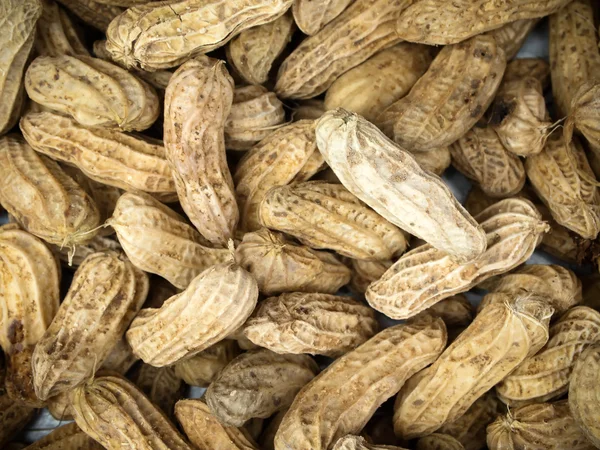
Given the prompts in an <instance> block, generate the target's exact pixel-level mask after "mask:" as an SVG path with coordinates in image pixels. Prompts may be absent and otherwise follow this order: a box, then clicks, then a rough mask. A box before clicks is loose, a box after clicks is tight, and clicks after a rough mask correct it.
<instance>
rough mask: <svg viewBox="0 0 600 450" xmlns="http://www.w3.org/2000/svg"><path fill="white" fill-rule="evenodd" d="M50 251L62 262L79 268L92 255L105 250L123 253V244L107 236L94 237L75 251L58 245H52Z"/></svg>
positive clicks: (79, 245)
mask: <svg viewBox="0 0 600 450" xmlns="http://www.w3.org/2000/svg"><path fill="white" fill-rule="evenodd" d="M49 247H50V249H52V251H53V252H54V254H55V255H56V256H58V259H60V261H61V262H63V263H66V264H68V265H69V267H71V268H72V267H75V268H77V267H79V266H80V265H81V263H82V262H83V261H84V260H85V258H87V257H88V256H90V255H91V254H92V253H97V252H103V251H105V250H114V251H117V252H121V251H123V249H122V248H121V244H119V242H118V241H117V240H115V239H111V238H109V237H106V236H99V235H98V236H94V237H93V238H92V239H90V240H89V241H87V242H84V243H83V244H77V246H76V247H75V250H73V249H71V248H69V247H62V248H61V246H60V245H56V244H50V245H49Z"/></svg>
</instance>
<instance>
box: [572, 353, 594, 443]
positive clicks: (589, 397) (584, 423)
mask: <svg viewBox="0 0 600 450" xmlns="http://www.w3.org/2000/svg"><path fill="white" fill-rule="evenodd" d="M599 375H600V344H598V343H596V344H593V345H590V346H589V347H588V348H587V349H585V350H584V351H583V353H581V355H579V358H578V359H577V361H576V362H575V366H574V367H573V373H572V375H571V382H570V383H569V409H570V410H571V414H572V415H573V418H574V419H575V422H577V425H579V427H580V428H581V429H582V430H583V432H584V434H585V435H586V436H587V438H588V439H589V440H590V442H592V443H593V444H594V445H595V446H596V447H598V446H600V421H599V420H598V407H599V405H600V395H599V389H598V386H599V384H598V377H599Z"/></svg>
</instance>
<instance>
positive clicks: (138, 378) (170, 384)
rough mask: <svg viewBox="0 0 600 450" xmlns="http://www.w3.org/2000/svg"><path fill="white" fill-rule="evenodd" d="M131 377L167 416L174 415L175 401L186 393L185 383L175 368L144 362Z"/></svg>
mask: <svg viewBox="0 0 600 450" xmlns="http://www.w3.org/2000/svg"><path fill="white" fill-rule="evenodd" d="M130 379H131V381H133V382H134V383H135V385H136V386H137V387H138V388H140V389H141V390H142V392H143V393H144V394H146V395H147V396H148V399H149V400H150V401H151V402H152V403H154V404H155V405H156V406H158V407H159V408H160V409H161V410H162V412H164V413H165V414H166V415H167V417H173V414H174V408H175V403H176V402H177V401H178V400H179V399H180V398H181V397H183V393H184V392H183V390H184V389H183V388H184V385H183V383H182V380H181V378H179V376H177V374H176V373H175V368H173V367H153V366H150V365H148V364H143V363H142V364H141V365H140V366H139V367H138V368H137V370H135V372H134V373H133V374H132V375H131V377H130Z"/></svg>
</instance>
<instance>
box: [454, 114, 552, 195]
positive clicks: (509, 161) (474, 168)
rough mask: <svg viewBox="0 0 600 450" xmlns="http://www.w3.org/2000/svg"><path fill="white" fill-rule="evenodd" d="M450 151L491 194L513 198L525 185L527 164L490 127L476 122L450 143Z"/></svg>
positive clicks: (461, 168) (461, 167)
mask: <svg viewBox="0 0 600 450" xmlns="http://www.w3.org/2000/svg"><path fill="white" fill-rule="evenodd" d="M540 151H541V148H540ZM450 153H451V155H452V165H453V166H454V167H455V168H456V169H457V170H458V171H459V172H461V173H462V174H463V175H465V176H466V177H467V178H470V179H471V180H473V181H475V182H476V183H477V184H478V185H479V187H480V188H481V190H482V191H483V192H485V193H486V194H487V195H489V196H490V197H500V198H503V197H511V196H513V195H515V194H516V193H518V192H519V191H520V190H521V189H522V188H523V185H524V184H525V178H526V176H525V168H524V167H523V163H522V162H521V160H520V159H519V157H518V156H516V155H514V154H513V153H511V152H509V151H507V150H506V148H505V146H504V145H503V143H502V139H501V138H500V136H499V135H498V134H497V133H496V131H494V129H493V128H492V127H490V126H486V125H483V124H482V126H478V125H475V126H474V127H473V128H471V129H470V130H469V131H468V132H467V133H466V134H465V135H464V136H463V137H461V138H460V139H459V140H458V141H456V142H455V143H454V144H452V145H451V146H450Z"/></svg>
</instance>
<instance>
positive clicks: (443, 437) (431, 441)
mask: <svg viewBox="0 0 600 450" xmlns="http://www.w3.org/2000/svg"><path fill="white" fill-rule="evenodd" d="M417 450H465V447H464V446H463V445H462V444H461V443H460V442H459V441H458V440H456V439H455V438H453V437H452V436H450V435H449V434H442V433H433V434H430V435H428V436H424V437H422V438H421V439H419V440H418V442H417Z"/></svg>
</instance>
